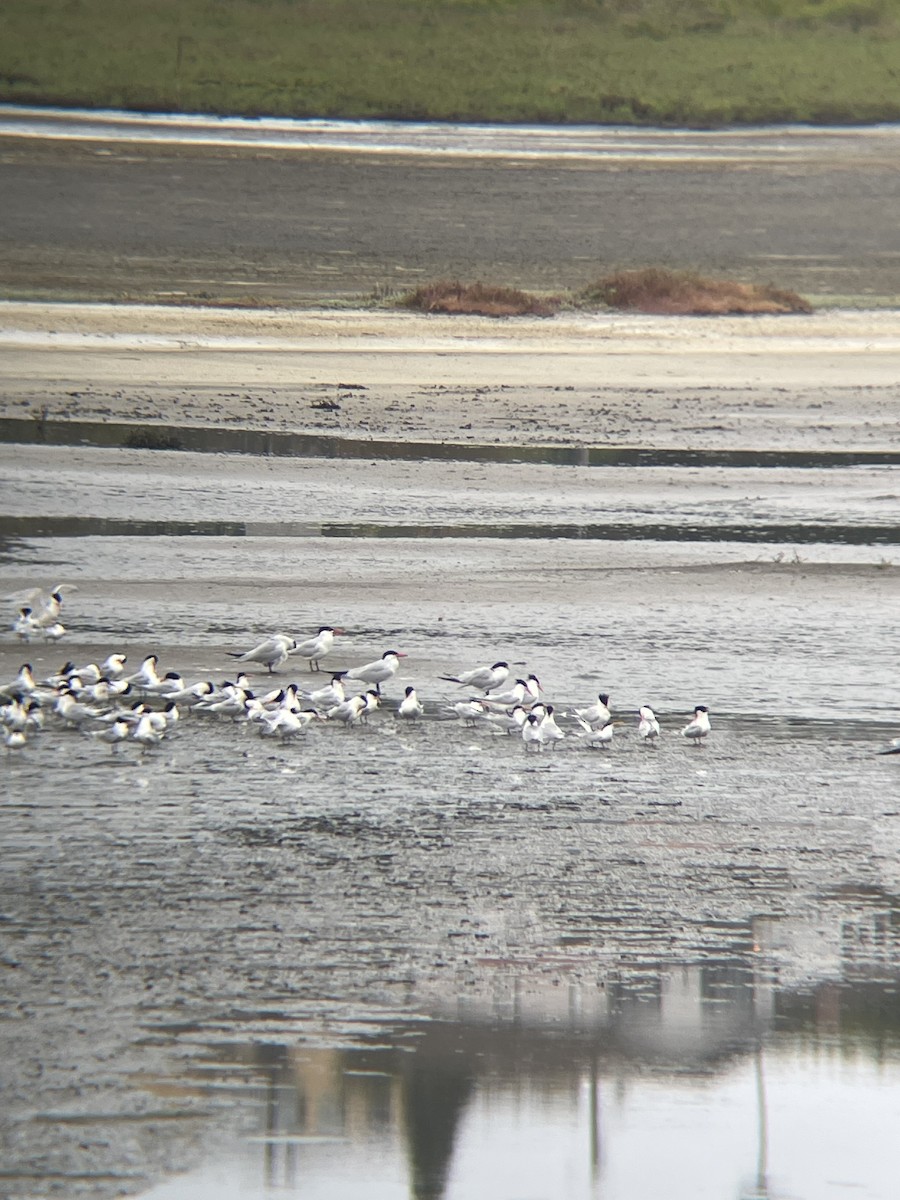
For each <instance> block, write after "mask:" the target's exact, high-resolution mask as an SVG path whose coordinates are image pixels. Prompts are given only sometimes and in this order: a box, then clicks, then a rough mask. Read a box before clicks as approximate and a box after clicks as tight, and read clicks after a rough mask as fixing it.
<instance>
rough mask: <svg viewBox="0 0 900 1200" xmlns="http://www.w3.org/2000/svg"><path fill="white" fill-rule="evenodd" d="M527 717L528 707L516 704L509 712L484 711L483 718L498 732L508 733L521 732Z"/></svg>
mask: <svg viewBox="0 0 900 1200" xmlns="http://www.w3.org/2000/svg"><path fill="white" fill-rule="evenodd" d="M482 703H483V702H482ZM527 717H528V709H527V708H525V707H524V705H521V704H517V705H516V706H515V708H512V709H510V710H509V712H486V713H485V718H484V719H485V721H486V722H487V723H488V724H489V725H490V726H491V727H492V728H493V729H496V730H497V732H498V733H506V734H510V733H521V732H522V726H523V725H524V724H525V721H526V719H527Z"/></svg>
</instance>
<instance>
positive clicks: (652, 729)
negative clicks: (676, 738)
mask: <svg viewBox="0 0 900 1200" xmlns="http://www.w3.org/2000/svg"><path fill="white" fill-rule="evenodd" d="M638 733H639V734H640V736H641V737H642V738H643V739H644V740H645V741H646V742H654V741H656V739H657V738H658V737H659V721H657V719H656V714H655V713H654V711H653V709H652V708H651V707H650V706H649V705H648V704H643V705H641V709H640V712H639V713H638Z"/></svg>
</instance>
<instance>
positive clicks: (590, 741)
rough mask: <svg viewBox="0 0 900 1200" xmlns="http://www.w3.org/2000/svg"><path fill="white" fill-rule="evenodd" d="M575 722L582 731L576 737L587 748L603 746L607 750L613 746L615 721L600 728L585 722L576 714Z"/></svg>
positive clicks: (608, 722)
mask: <svg viewBox="0 0 900 1200" xmlns="http://www.w3.org/2000/svg"><path fill="white" fill-rule="evenodd" d="M575 720H576V721H577V722H578V724H579V725H580V726H581V729H582V732H581V733H576V734H575V736H576V737H577V738H579V739H580V740H581V741H583V742H584V744H585V745H586V746H601V747H604V748H605V747H607V746H609V745H610V744H611V742H612V740H613V731H614V728H615V725H614V722H613V721H607V722H606V724H605V725H600V726H599V727H598V726H594V725H592V724H591V723H590V721H585V719H584V718H583V717H580V716H579V715H578V714H577V713H576V714H575Z"/></svg>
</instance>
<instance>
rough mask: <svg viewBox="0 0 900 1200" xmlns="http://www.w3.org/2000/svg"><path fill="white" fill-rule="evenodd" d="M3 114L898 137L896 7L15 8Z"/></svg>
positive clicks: (85, 4) (390, 1) (295, 1)
mask: <svg viewBox="0 0 900 1200" xmlns="http://www.w3.org/2000/svg"><path fill="white" fill-rule="evenodd" d="M2 25H3V36H2V37H0V99H2V100H4V101H8V102H17V103H38V104H65V105H84V106H91V107H115V108H128V109H143V110H171V109H181V110H186V111H195V112H212V113H243V114H275V115H282V116H333V117H390V118H399V119H410V118H416V119H423V120H491V121H526V122H527V121H537V122H602V123H617V124H618V123H625V124H646V125H658V124H679V125H683V124H689V125H716V124H729V123H769V122H783V121H808V122H817V123H826V122H833V123H852V122H864V121H876V120H900V6H898V3H897V0H531V2H524V0H443V2H438V0H140V2H139V3H134V2H133V3H126V2H125V0H4V4H3V17H2Z"/></svg>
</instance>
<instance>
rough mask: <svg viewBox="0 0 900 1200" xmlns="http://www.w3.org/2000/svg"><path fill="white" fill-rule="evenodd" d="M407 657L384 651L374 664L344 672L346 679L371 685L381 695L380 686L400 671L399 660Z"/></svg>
mask: <svg viewBox="0 0 900 1200" xmlns="http://www.w3.org/2000/svg"><path fill="white" fill-rule="evenodd" d="M406 657H407V655H406V654H405V653H403V651H401V650H385V652H384V654H382V656H381V658H376V659H375V661H374V662H370V663H364V664H363V666H361V667H351V669H350V670H349V671H345V672H344V677H345V678H346V679H356V680H358V681H359V682H360V683H373V684H374V685H375V690H376V691H377V692H378V694H379V696H380V695H381V685H382V684H383V683H387V681H388V680H389V679H393V677H394V676H395V675H396V674H397V672H398V671H399V669H400V659H401V658H406Z"/></svg>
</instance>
